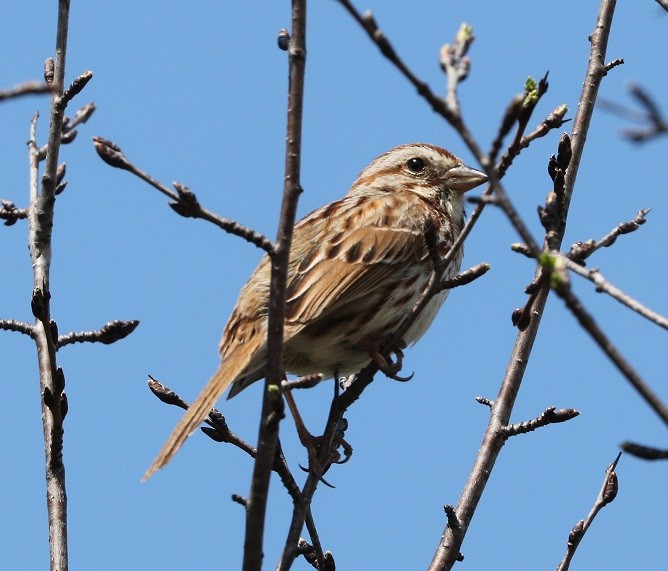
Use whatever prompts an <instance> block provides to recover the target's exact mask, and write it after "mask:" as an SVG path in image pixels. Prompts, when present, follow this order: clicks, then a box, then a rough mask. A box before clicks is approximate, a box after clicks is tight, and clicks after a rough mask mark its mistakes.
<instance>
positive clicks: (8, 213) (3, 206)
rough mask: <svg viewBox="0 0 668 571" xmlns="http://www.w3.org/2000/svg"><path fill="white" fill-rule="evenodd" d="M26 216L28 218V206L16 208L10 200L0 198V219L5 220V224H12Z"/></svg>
mask: <svg viewBox="0 0 668 571" xmlns="http://www.w3.org/2000/svg"><path fill="white" fill-rule="evenodd" d="M26 218H28V209H27V208H16V205H15V204H14V203H13V202H11V201H10V200H0V219H2V220H4V221H5V226H12V225H13V224H16V222H17V220H25V219H26Z"/></svg>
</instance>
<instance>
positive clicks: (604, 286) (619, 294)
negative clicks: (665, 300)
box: [563, 256, 668, 329]
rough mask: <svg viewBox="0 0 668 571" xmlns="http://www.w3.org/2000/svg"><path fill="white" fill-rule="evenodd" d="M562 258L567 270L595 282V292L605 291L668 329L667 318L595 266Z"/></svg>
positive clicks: (639, 313)
mask: <svg viewBox="0 0 668 571" xmlns="http://www.w3.org/2000/svg"><path fill="white" fill-rule="evenodd" d="M563 258H564V260H563V261H564V264H565V265H566V267H567V268H568V269H569V270H571V271H572V272H574V273H576V274H578V275H580V276H582V277H584V278H587V279H588V280H589V281H591V282H593V283H594V284H596V291H597V292H599V293H607V294H608V295H609V296H611V297H612V298H613V299H616V300H617V301H618V302H619V303H621V304H622V305H625V306H626V307H628V308H629V309H632V310H633V311H635V312H636V313H637V314H638V315H642V316H643V317H644V318H645V319H648V320H649V321H651V322H652V323H655V324H656V325H658V326H659V327H663V329H668V318H666V317H664V316H663V315H661V314H660V313H657V312H656V311H652V310H651V309H649V308H648V307H646V306H644V305H643V304H642V303H640V302H639V301H637V300H635V299H634V298H632V297H631V296H630V295H628V294H626V293H624V292H623V291H622V290H620V289H619V288H617V287H615V286H614V285H612V284H611V283H610V282H609V281H607V280H606V279H605V278H604V277H603V275H602V274H601V272H600V271H599V270H598V269H596V268H592V269H586V268H583V267H582V266H580V265H579V264H576V263H575V262H572V261H571V260H569V259H568V258H567V257H565V256H564V257H563Z"/></svg>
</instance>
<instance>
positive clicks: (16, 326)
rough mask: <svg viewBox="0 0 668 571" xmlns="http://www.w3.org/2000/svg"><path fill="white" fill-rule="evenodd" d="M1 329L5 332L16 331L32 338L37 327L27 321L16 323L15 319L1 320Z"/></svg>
mask: <svg viewBox="0 0 668 571" xmlns="http://www.w3.org/2000/svg"><path fill="white" fill-rule="evenodd" d="M0 329H4V330H5V331H15V332H17V333H23V334H24V335H28V336H29V337H32V336H33V334H34V331H35V327H34V326H33V325H31V324H30V323H26V322H25V321H16V320H15V319H0Z"/></svg>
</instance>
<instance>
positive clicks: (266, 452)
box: [243, 0, 310, 571]
mask: <svg viewBox="0 0 668 571" xmlns="http://www.w3.org/2000/svg"><path fill="white" fill-rule="evenodd" d="M291 20H292V21H291V33H290V41H289V44H288V50H287V53H288V64H289V87H288V112H287V128H286V137H285V140H286V146H285V179H284V188H283V202H282V204H281V212H280V215H279V224H278V235H277V238H276V245H275V248H274V251H273V255H272V261H273V263H272V267H271V281H270V291H271V295H270V296H269V315H268V323H267V363H266V376H265V382H264V391H263V399H262V416H261V419H260V429H259V434H258V446H257V456H256V458H255V464H254V466H253V477H252V480H251V491H250V508H249V510H248V517H247V518H246V536H245V540H244V564H243V568H244V571H254V570H258V571H259V570H260V569H261V567H262V557H263V554H262V545H263V540H264V523H265V513H266V507H267V499H268V493H269V479H270V477H271V468H272V465H273V464H274V457H275V455H276V450H277V446H278V430H279V421H280V420H281V418H283V416H284V415H285V413H284V412H283V399H282V398H281V381H282V380H283V371H282V353H283V330H284V325H285V296H286V287H287V276H288V262H289V258H290V246H291V244H292V233H293V229H294V224H295V217H296V213H297V202H298V200H299V195H300V194H301V192H302V188H301V183H300V171H301V143H302V112H303V105H304V72H305V69H306V0H292V18H291ZM298 503H299V501H295V505H297V504H298ZM309 510H310V508H308V509H307V512H308V511H309ZM303 521H304V520H303V519H302V522H303ZM300 530H301V526H300ZM298 539H299V537H298V536H297V537H292V536H290V535H289V536H288V538H287V540H286V544H285V546H284V548H283V554H282V556H281V564H282V565H284V564H286V563H287V565H288V566H289V564H290V562H292V561H293V559H294V557H295V554H296V548H297V541H298Z"/></svg>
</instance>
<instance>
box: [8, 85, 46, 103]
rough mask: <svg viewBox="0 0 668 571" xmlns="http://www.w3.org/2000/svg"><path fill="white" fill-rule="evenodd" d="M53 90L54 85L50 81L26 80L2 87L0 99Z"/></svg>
mask: <svg viewBox="0 0 668 571" xmlns="http://www.w3.org/2000/svg"><path fill="white" fill-rule="evenodd" d="M52 90H53V86H52V85H49V84H48V83H42V82H41V81H26V82H24V83H19V84H17V85H14V86H13V87H10V88H9V89H0V101H4V100H5V99H12V98H14V97H22V96H23V95H32V94H35V93H50V92H51V91H52Z"/></svg>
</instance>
